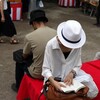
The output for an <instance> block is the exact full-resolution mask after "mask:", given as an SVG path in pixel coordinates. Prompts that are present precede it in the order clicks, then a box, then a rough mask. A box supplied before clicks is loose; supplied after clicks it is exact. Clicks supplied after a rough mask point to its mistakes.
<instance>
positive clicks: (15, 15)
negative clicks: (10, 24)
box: [10, 2, 22, 20]
mask: <svg viewBox="0 0 100 100" xmlns="http://www.w3.org/2000/svg"><path fill="white" fill-rule="evenodd" d="M10 6H11V18H12V20H20V19H21V16H22V3H18V2H15V3H10Z"/></svg>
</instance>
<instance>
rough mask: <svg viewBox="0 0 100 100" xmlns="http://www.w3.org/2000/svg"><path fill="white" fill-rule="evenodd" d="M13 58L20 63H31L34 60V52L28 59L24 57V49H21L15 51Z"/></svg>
mask: <svg viewBox="0 0 100 100" xmlns="http://www.w3.org/2000/svg"><path fill="white" fill-rule="evenodd" d="M13 60H14V61H16V62H18V63H27V62H28V63H29V64H31V63H32V62H33V54H32V53H31V54H30V55H29V56H28V57H27V58H26V59H24V58H23V49H19V50H17V51H14V52H13Z"/></svg>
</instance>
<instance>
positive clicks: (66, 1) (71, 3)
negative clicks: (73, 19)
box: [58, 0, 76, 7]
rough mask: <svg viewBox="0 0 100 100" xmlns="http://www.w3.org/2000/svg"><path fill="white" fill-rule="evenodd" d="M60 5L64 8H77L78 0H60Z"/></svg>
mask: <svg viewBox="0 0 100 100" xmlns="http://www.w3.org/2000/svg"><path fill="white" fill-rule="evenodd" d="M58 5H59V6H64V7H75V5H76V0H59V2H58Z"/></svg>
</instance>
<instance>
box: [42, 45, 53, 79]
mask: <svg viewBox="0 0 100 100" xmlns="http://www.w3.org/2000/svg"><path fill="white" fill-rule="evenodd" d="M50 57H51V56H50V49H49V47H48V46H46V49H45V54H44V61H43V67H42V75H43V76H44V77H45V78H47V79H48V78H49V77H51V76H52V69H51V65H50V62H51V60H50V59H51V58H50Z"/></svg>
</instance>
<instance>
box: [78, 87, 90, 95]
mask: <svg viewBox="0 0 100 100" xmlns="http://www.w3.org/2000/svg"><path fill="white" fill-rule="evenodd" d="M88 91H89V88H88V87H87V86H86V87H85V88H83V89H81V90H79V91H78V92H77V94H78V95H81V96H87V93H88Z"/></svg>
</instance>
